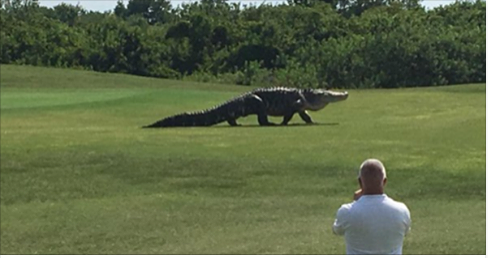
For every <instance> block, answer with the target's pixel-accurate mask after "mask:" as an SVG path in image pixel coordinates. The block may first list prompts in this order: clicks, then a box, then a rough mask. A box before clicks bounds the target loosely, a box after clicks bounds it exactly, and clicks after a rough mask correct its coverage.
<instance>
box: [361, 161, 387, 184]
mask: <svg viewBox="0 0 488 258" xmlns="http://www.w3.org/2000/svg"><path fill="white" fill-rule="evenodd" d="M358 178H359V179H360V180H361V185H362V187H363V188H366V189H377V188H381V190H382V189H383V185H384V183H385V182H386V170H385V166H383V163H381V161H379V160H377V159H367V160H365V161H364V162H363V164H361V166H360V167H359V175H358Z"/></svg>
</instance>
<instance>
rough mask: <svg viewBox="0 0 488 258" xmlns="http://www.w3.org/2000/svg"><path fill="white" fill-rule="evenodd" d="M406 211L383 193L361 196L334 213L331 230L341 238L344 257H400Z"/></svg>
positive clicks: (407, 223) (407, 224)
mask: <svg viewBox="0 0 488 258" xmlns="http://www.w3.org/2000/svg"><path fill="white" fill-rule="evenodd" d="M410 223H411V220H410V211H409V210H408V208H407V206H406V205H405V204H403V203H401V202H396V201H394V200H393V199H391V198H389V197H388V196H386V194H377V195H363V196H361V198H359V200H357V201H354V202H352V203H348V204H344V205H342V206H341V208H339V210H338V211H337V216H336V220H335V221H334V225H333V231H334V233H335V234H337V235H344V237H345V240H346V254H402V246H403V238H404V237H405V235H406V234H407V232H408V231H409V230H410Z"/></svg>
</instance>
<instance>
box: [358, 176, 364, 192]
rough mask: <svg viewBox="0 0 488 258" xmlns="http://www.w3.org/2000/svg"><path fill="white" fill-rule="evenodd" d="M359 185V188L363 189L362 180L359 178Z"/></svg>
mask: <svg viewBox="0 0 488 258" xmlns="http://www.w3.org/2000/svg"><path fill="white" fill-rule="evenodd" d="M358 183H359V186H360V187H361V189H363V183H362V182H361V178H360V177H358Z"/></svg>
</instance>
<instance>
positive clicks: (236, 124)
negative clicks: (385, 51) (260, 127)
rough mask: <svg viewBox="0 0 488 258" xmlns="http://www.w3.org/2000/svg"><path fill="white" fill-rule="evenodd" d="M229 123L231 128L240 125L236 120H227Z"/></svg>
mask: <svg viewBox="0 0 488 258" xmlns="http://www.w3.org/2000/svg"><path fill="white" fill-rule="evenodd" d="M227 123H229V124H230V125H231V126H239V125H240V124H238V123H237V122H236V120H235V119H227Z"/></svg>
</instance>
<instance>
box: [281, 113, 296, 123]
mask: <svg viewBox="0 0 488 258" xmlns="http://www.w3.org/2000/svg"><path fill="white" fill-rule="evenodd" d="M294 115H295V113H294V112H293V113H291V114H286V115H285V116H284V117H283V122H281V125H287V124H288V122H290V120H291V118H292V117H293V116H294Z"/></svg>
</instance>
